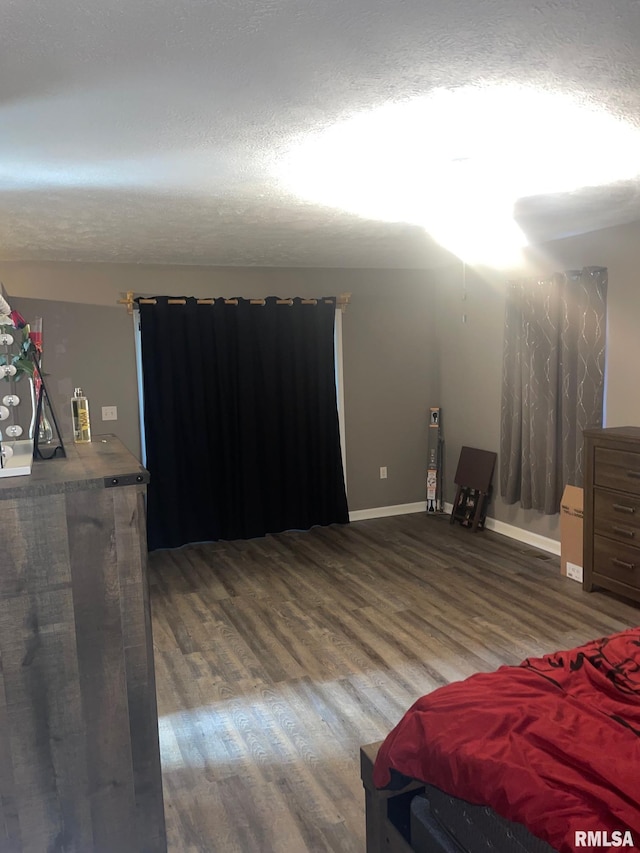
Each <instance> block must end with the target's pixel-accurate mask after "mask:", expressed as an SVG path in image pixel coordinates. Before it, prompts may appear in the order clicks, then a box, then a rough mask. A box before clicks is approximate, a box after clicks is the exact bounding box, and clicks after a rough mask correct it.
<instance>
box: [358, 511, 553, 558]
mask: <svg viewBox="0 0 640 853" xmlns="http://www.w3.org/2000/svg"><path fill="white" fill-rule="evenodd" d="M452 509H453V504H450V503H445V505H444V511H445V512H446V513H448V514H450V513H451V510H452ZM426 511H427V502H426V501H417V502H416V503H412V504H396V505H395V506H375V507H371V509H356V510H353V512H350V513H349V521H365V520H366V519H368V518H386V517H387V516H390V515H410V514H411V513H413V512H425V513H426ZM485 527H486V528H487V530H493V531H495V532H496V533H500V534H502V536H508V537H509V539H515V540H516V541H518V542H524V543H525V544H526V545H530V546H531V547H532V548H539V549H540V550H541V551H546V552H547V553H548V554H555V555H556V556H558V557H559V556H560V543H559V542H558V540H557V539H551V538H550V537H548V536H541V535H540V534H539V533H532V532H531V531H530V530H524V529H523V528H522V527H516V526H515V525H514V524H507V523H506V522H505V521H498V520H497V519H495V518H487V520H486V521H485Z"/></svg>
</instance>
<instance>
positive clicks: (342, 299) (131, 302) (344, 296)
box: [118, 290, 351, 314]
mask: <svg viewBox="0 0 640 853" xmlns="http://www.w3.org/2000/svg"><path fill="white" fill-rule="evenodd" d="M186 301H187V300H186V299H168V300H167V302H168V303H169V305H186ZM300 301H301V302H302V304H303V305H317V304H318V300H317V299H301V300H300ZM138 302H140V303H142V304H144V305H157V303H158V300H157V299H154V298H153V297H149V298H146V297H140V298H138ZM196 302H197V304H198V305H213V303H214V302H215V299H214V298H213V297H211V298H209V299H196ZM265 302H266V300H265V299H250V300H249V303H250V304H251V305H264V304H265ZM325 302H331V300H330V299H325ZM350 302H351V294H350V293H341V294H340V296H338V297H337V298H336V306H337V307H338V308H340V309H341V311H342V312H343V313H344V312H345V310H346V308H347V305H349V303H350ZM135 304H136V297H135V296H134V293H133V290H127V293H126V298H125V299H118V305H126V306H127V313H128V314H133V309H134V308H135ZM224 304H225V305H237V304H238V300H237V299H225V300H224ZM276 304H277V305H293V299H292V298H289V299H278V300H276Z"/></svg>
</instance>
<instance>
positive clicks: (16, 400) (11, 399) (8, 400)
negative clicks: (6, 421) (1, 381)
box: [2, 394, 20, 406]
mask: <svg viewBox="0 0 640 853" xmlns="http://www.w3.org/2000/svg"><path fill="white" fill-rule="evenodd" d="M2 402H3V403H4V404H5V406H18V405H20V397H18V395H17V394H6V395H5V396H4V397H3V398H2Z"/></svg>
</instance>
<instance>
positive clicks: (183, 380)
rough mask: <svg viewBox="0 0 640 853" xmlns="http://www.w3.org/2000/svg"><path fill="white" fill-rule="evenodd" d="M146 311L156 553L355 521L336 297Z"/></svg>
mask: <svg viewBox="0 0 640 853" xmlns="http://www.w3.org/2000/svg"><path fill="white" fill-rule="evenodd" d="M277 302H278V300H277V298H276V297H269V298H268V299H266V300H265V303H264V304H262V305H257V304H251V303H250V301H249V300H246V299H238V300H237V304H236V305H234V304H228V303H226V302H225V300H223V299H216V300H214V301H213V304H198V302H197V300H196V299H194V298H186V299H185V300H184V304H169V301H168V297H158V298H157V301H156V304H155V305H152V304H145V303H144V302H143V303H142V304H140V306H139V307H140V328H141V336H142V371H143V384H144V408H145V432H146V448H147V467H148V469H149V471H150V473H151V482H150V485H149V489H148V502H147V517H148V544H149V548H150V550H154V549H156V548H174V547H178V546H180V545H184V544H186V543H188V542H202V541H211V540H218V539H248V538H251V537H255V536H263V535H265V534H266V533H277V532H280V531H282V530H291V529H298V530H307V529H308V528H310V527H312V526H313V525H316V524H321V525H326V524H332V523H334V522H339V523H346V522H347V521H348V520H349V516H348V509H347V499H346V493H345V487H344V476H343V470H342V458H341V452H340V436H339V428H338V408H337V400H336V386H335V358H334V321H335V308H336V305H335V299H333V298H331V299H319V300H317V302H316V304H309V303H305V302H304V301H303V300H301V299H294V300H292V304H290V305H282V304H280V305H279V304H277Z"/></svg>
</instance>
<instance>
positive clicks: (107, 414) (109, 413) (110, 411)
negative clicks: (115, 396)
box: [102, 406, 118, 421]
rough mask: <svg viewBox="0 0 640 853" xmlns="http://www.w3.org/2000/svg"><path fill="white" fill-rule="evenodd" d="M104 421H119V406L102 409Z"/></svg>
mask: <svg viewBox="0 0 640 853" xmlns="http://www.w3.org/2000/svg"><path fill="white" fill-rule="evenodd" d="M102 420H103V421H117V420H118V407H117V406H103V407H102Z"/></svg>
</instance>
